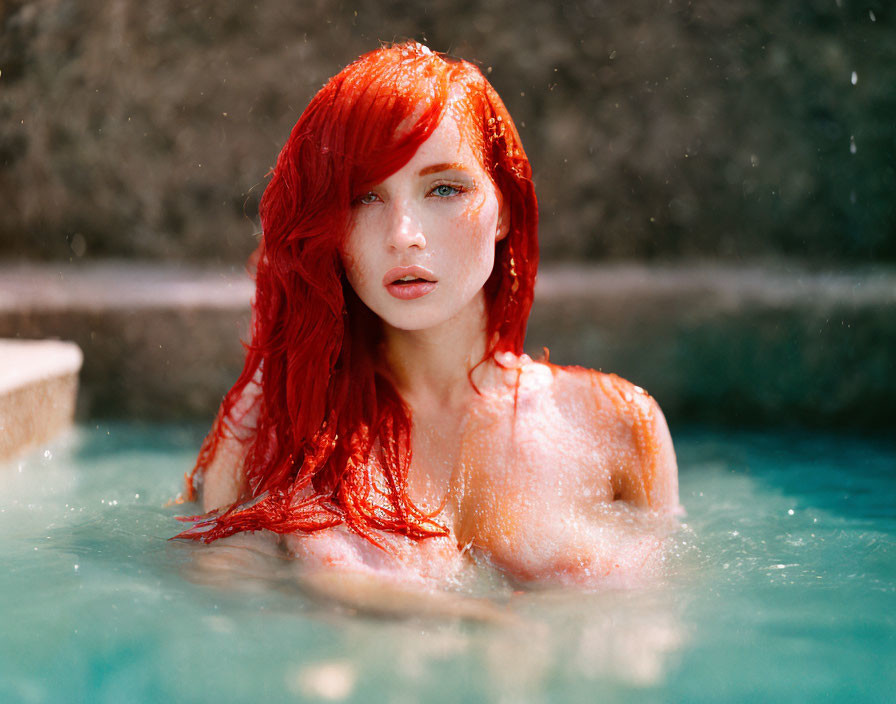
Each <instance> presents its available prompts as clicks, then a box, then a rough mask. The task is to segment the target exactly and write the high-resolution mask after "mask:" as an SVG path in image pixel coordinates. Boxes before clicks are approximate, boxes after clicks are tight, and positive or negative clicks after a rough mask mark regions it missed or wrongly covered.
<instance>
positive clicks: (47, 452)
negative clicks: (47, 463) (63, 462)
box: [44, 450, 53, 460]
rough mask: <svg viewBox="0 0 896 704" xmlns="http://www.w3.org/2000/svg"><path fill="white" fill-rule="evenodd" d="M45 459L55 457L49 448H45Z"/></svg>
mask: <svg viewBox="0 0 896 704" xmlns="http://www.w3.org/2000/svg"><path fill="white" fill-rule="evenodd" d="M44 459H48V460H51V459H53V453H52V452H50V451H49V450H44Z"/></svg>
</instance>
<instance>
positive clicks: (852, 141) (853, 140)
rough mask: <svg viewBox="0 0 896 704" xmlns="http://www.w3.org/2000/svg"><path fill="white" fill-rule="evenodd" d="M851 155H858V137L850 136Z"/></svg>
mask: <svg viewBox="0 0 896 704" xmlns="http://www.w3.org/2000/svg"><path fill="white" fill-rule="evenodd" d="M849 153H850V154H855V153H856V136H855V135H854V134H851V135H849Z"/></svg>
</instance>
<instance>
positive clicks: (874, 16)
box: [868, 10, 877, 22]
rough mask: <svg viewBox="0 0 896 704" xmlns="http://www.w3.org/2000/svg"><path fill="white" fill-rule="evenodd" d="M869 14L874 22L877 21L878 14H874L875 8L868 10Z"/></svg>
mask: <svg viewBox="0 0 896 704" xmlns="http://www.w3.org/2000/svg"><path fill="white" fill-rule="evenodd" d="M868 16H869V17H870V18H871V21H872V22H877V15H875V14H874V10H868Z"/></svg>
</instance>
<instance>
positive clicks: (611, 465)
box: [286, 357, 679, 586]
mask: <svg viewBox="0 0 896 704" xmlns="http://www.w3.org/2000/svg"><path fill="white" fill-rule="evenodd" d="M505 359H509V357H505ZM519 365H520V366H519V389H518V391H516V390H515V386H516V384H515V379H516V376H517V371H516V370H511V371H505V372H503V374H501V375H500V376H501V377H502V379H501V383H500V384H498V385H496V386H495V387H493V388H492V389H491V390H489V391H486V392H485V393H484V394H483V395H482V396H481V397H477V399H476V400H475V401H474V402H473V403H472V404H471V407H470V408H469V413H468V415H467V417H466V418H465V419H464V422H463V423H462V427H461V428H460V430H459V432H458V433H457V434H456V435H455V436H454V437H452V438H447V440H451V441H453V442H454V446H455V448H459V449H458V450H457V451H455V452H454V453H453V457H454V463H453V467H452V468H451V472H450V478H449V480H448V481H447V482H445V481H444V480H443V479H441V478H443V477H444V476H445V472H444V471H440V472H438V475H439V477H440V480H439V481H436V482H428V481H426V480H427V475H428V472H427V470H426V468H427V467H432V466H434V464H435V465H437V464H440V461H439V460H440V457H439V456H433V455H432V453H438V452H439V451H440V450H439V446H438V445H439V443H436V444H434V445H431V446H430V447H429V448H428V449H429V452H427V451H426V450H425V449H424V448H422V447H421V448H420V451H418V452H416V453H415V456H414V463H413V465H412V470H411V475H412V476H411V479H412V488H416V491H415V494H416V495H415V496H414V498H416V499H418V500H421V503H423V505H429V506H430V507H435V506H436V505H437V504H438V503H439V500H440V492H441V498H442V499H443V500H444V499H447V500H446V501H444V508H443V510H442V512H441V513H440V514H439V520H440V521H441V522H443V523H445V524H447V526H448V527H449V529H450V531H451V535H450V536H449V537H447V538H436V539H429V540H424V541H421V542H415V541H412V540H409V539H407V538H404V537H403V536H396V535H390V534H380V535H379V536H378V539H382V541H383V542H384V543H385V545H386V546H387V547H388V548H389V552H388V553H387V552H384V551H383V550H380V549H379V548H377V547H376V546H373V545H371V544H370V543H369V542H368V541H366V540H365V539H363V538H361V537H360V536H357V535H354V534H352V533H351V532H350V531H348V530H347V529H346V528H345V527H344V526H340V527H338V528H335V529H330V530H327V531H322V532H319V533H315V534H313V535H310V536H288V538H287V540H286V544H287V546H288V548H289V549H290V551H291V552H293V554H295V555H296V556H298V557H300V558H301V559H302V560H303V562H304V563H305V564H307V565H309V566H312V567H335V568H338V569H345V570H349V571H367V570H372V571H374V572H376V573H377V574H380V575H383V576H386V577H388V578H391V579H395V580H400V581H410V582H416V583H421V584H423V583H427V582H433V583H437V582H444V580H446V579H448V578H450V577H452V576H454V575H456V574H457V573H458V572H459V571H460V570H461V569H462V568H463V566H464V561H465V560H466V559H469V558H470V557H472V558H474V559H478V560H481V561H484V562H486V563H488V564H491V565H493V566H494V567H496V568H498V569H500V570H502V571H503V572H504V573H505V574H506V575H507V576H509V577H510V578H512V579H515V580H519V581H520V582H527V583H543V584H566V585H580V586H588V585H595V584H631V583H633V582H637V581H638V580H640V579H642V578H643V577H645V576H647V575H649V573H651V572H652V571H654V570H655V569H656V568H657V567H658V565H659V562H660V560H661V551H660V546H661V535H662V533H663V531H664V526H665V525H666V521H665V520H664V519H667V517H668V516H669V515H671V514H673V513H675V512H676V511H677V510H678V508H679V507H678V487H677V470H676V466H675V460H674V454H672V451H671V440H670V439H669V435H668V430H667V429H666V426H665V422H664V421H663V420H662V415H661V413H660V412H659V408H658V407H657V406H656V404H655V402H653V400H652V399H650V397H649V396H647V395H646V394H644V392H643V391H640V390H638V389H637V387H635V386H633V385H632V384H629V383H628V382H625V381H624V380H622V379H619V378H618V377H613V376H611V375H604V374H600V373H598V372H594V371H590V370H585V369H576V368H561V367H555V366H551V365H546V364H542V363H536V362H532V361H531V360H529V359H528V358H525V357H524V358H522V359H521V360H519ZM514 404H515V405H516V411H515V412H514ZM645 423H647V425H646V426H645ZM432 431H433V429H432V428H423V427H419V426H418V427H415V435H418V436H419V435H422V434H423V433H426V432H432ZM436 434H437V435H438V433H437V432H436ZM434 486H435V490H433V487H434Z"/></svg>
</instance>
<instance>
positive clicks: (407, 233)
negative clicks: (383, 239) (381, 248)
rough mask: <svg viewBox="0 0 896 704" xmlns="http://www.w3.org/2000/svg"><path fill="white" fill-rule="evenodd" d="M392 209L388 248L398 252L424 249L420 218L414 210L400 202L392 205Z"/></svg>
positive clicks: (424, 241) (424, 242)
mask: <svg viewBox="0 0 896 704" xmlns="http://www.w3.org/2000/svg"><path fill="white" fill-rule="evenodd" d="M392 207H393V213H392V222H391V225H390V228H389V229H390V232H389V246H390V247H391V248H392V249H399V250H400V249H409V248H410V247H416V248H418V249H424V248H425V247H426V237H425V236H424V234H423V227H422V225H421V224H420V218H419V217H417V215H416V213H415V212H414V209H413V208H412V207H410V205H409V204H407V203H403V202H400V201H399V202H395V203H393V205H392Z"/></svg>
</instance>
